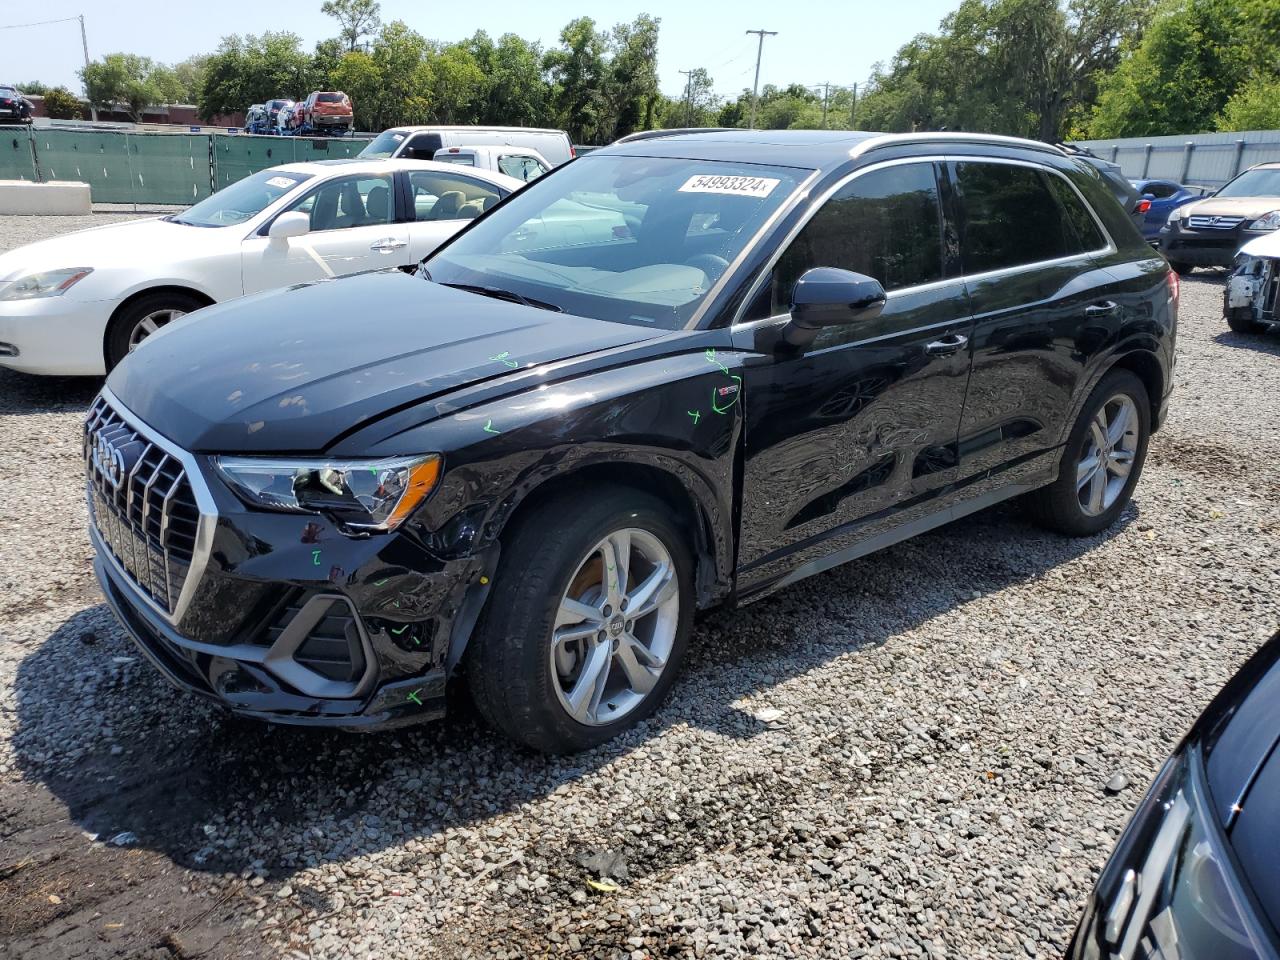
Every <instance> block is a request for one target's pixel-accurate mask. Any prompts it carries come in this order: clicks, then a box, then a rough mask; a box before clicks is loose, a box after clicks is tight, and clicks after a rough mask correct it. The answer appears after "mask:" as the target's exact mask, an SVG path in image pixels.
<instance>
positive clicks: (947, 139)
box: [851, 132, 1067, 157]
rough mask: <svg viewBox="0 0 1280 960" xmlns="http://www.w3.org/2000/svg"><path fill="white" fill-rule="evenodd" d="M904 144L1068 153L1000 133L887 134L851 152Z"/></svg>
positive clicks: (1050, 145) (1054, 147) (1041, 142)
mask: <svg viewBox="0 0 1280 960" xmlns="http://www.w3.org/2000/svg"><path fill="white" fill-rule="evenodd" d="M904 143H987V144H994V145H997V146H1006V147H1021V148H1022V149H1024V150H1039V151H1040V152H1041V153H1052V154H1054V155H1056V156H1059V157H1063V156H1067V152H1066V151H1065V150H1063V149H1062V148H1061V147H1059V146H1055V145H1054V144H1051V143H1045V142H1043V141H1041V140H1026V139H1024V138H1022V137H1006V136H1002V135H1000V134H998V133H950V132H939V133H886V134H882V135H880V136H878V137H873V138H872V139H870V140H864V141H862V143H860V144H858V145H857V146H856V147H854V149H853V150H852V152H851V155H852V156H855V157H856V156H859V155H861V154H866V153H871V152H872V151H873V150H882V149H884V148H886V147H894V146H898V145H900V144H904Z"/></svg>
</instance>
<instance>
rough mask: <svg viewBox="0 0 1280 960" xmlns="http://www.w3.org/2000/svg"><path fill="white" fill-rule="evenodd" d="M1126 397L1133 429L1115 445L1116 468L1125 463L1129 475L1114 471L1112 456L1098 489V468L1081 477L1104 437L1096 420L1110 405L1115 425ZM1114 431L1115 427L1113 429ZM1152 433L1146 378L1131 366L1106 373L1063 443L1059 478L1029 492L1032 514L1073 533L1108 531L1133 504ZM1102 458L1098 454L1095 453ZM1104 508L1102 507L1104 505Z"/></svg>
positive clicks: (1054, 527)
mask: <svg viewBox="0 0 1280 960" xmlns="http://www.w3.org/2000/svg"><path fill="white" fill-rule="evenodd" d="M1122 398H1123V399H1124V400H1127V402H1128V404H1129V405H1130V406H1129V410H1128V416H1129V417H1130V418H1132V426H1133V431H1134V432H1133V433H1129V432H1128V431H1126V432H1125V433H1124V434H1122V435H1121V437H1120V442H1118V443H1116V444H1115V452H1116V456H1115V458H1114V459H1115V463H1116V467H1115V469H1116V470H1119V469H1120V468H1121V467H1122V466H1123V463H1122V461H1124V462H1127V464H1128V471H1129V472H1128V474H1127V475H1125V476H1124V477H1123V483H1121V482H1119V481H1120V480H1121V479H1122V478H1121V477H1120V476H1117V474H1116V473H1113V471H1112V467H1111V463H1112V461H1111V459H1110V458H1109V459H1108V460H1106V461H1104V466H1103V467H1102V478H1101V484H1102V491H1103V494H1102V496H1101V497H1100V498H1098V497H1096V496H1094V494H1096V491H1097V490H1098V486H1097V483H1098V480H1097V479H1096V478H1097V471H1096V470H1095V471H1094V472H1093V473H1091V474H1090V475H1089V478H1088V479H1086V481H1085V482H1084V484H1083V486H1081V485H1080V483H1079V482H1078V477H1080V476H1081V475H1082V474H1083V472H1084V471H1085V470H1086V469H1087V465H1086V460H1087V459H1088V458H1089V454H1090V451H1092V450H1095V449H1096V444H1097V441H1098V439H1099V436H1098V433H1097V431H1096V430H1095V420H1096V419H1097V418H1098V417H1099V413H1100V412H1101V411H1103V410H1104V408H1105V409H1106V410H1107V411H1108V413H1109V414H1111V420H1110V423H1111V425H1112V427H1113V428H1114V426H1115V422H1116V421H1115V419H1114V418H1115V415H1116V414H1118V412H1119V410H1120V408H1121V407H1122V406H1123V403H1122V402H1121V400H1122ZM1109 432H1113V431H1109ZM1150 438H1151V400H1150V398H1149V397H1148V396H1147V389H1146V387H1145V386H1143V384H1142V381H1141V380H1139V379H1138V377H1137V376H1136V375H1135V374H1133V373H1132V372H1130V371H1128V370H1112V371H1111V372H1110V373H1108V374H1107V375H1106V376H1104V377H1103V378H1102V380H1101V382H1099V384H1098V385H1097V386H1096V387H1094V389H1093V392H1092V393H1090V394H1089V399H1088V400H1087V401H1086V402H1085V405H1084V407H1083V409H1082V410H1081V411H1080V416H1079V418H1078V419H1077V420H1076V423H1075V426H1074V427H1073V428H1072V430H1071V436H1070V437H1069V438H1068V439H1067V443H1066V446H1065V447H1064V448H1063V454H1062V464H1061V466H1060V467H1059V470H1058V478H1057V480H1055V481H1054V482H1053V483H1051V484H1049V486H1047V487H1042V488H1041V489H1039V490H1036V491H1035V492H1033V493H1031V494H1028V495H1027V497H1026V504H1027V508H1028V512H1029V513H1030V514H1031V516H1032V518H1033V519H1034V520H1035V521H1036V522H1037V523H1039V524H1040V525H1041V526H1044V527H1047V528H1048V529H1050V530H1055V531H1057V532H1058V533H1062V534H1066V535H1067V536H1071V537H1088V536H1092V535H1093V534H1095V533H1099V532H1101V531H1102V530H1105V529H1106V528H1107V527H1109V526H1111V524H1113V523H1115V521H1116V518H1117V517H1119V516H1120V513H1121V512H1122V511H1123V510H1124V508H1125V507H1126V506H1127V505H1128V503H1129V500H1130V498H1131V497H1132V496H1133V488H1134V486H1135V485H1136V484H1137V482H1138V478H1139V477H1140V476H1141V475H1142V465H1143V463H1144V462H1145V461H1146V458H1147V444H1148V442H1149V440H1150ZM1094 462H1095V463H1097V458H1094ZM1099 507H1101V509H1098V508H1099Z"/></svg>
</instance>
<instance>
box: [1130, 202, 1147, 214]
mask: <svg viewBox="0 0 1280 960" xmlns="http://www.w3.org/2000/svg"><path fill="white" fill-rule="evenodd" d="M1133 209H1134V212H1135V213H1146V212H1147V211H1148V210H1150V209H1151V201H1150V200H1147V199H1142V200H1139V201H1138V205H1137V206H1136V207H1134V208H1133Z"/></svg>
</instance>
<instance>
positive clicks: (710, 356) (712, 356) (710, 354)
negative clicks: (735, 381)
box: [703, 347, 732, 376]
mask: <svg viewBox="0 0 1280 960" xmlns="http://www.w3.org/2000/svg"><path fill="white" fill-rule="evenodd" d="M703 356H704V357H706V360H707V363H714V364H715V365H716V366H717V367H719V368H720V372H721V373H723V374H725V375H726V376H732V374H731V373H729V368H728V367H726V366H725V365H724V364H723V363H721V362H720V361H719V360H717V359H716V351H715V348H714V347H707V351H706V353H704V354H703Z"/></svg>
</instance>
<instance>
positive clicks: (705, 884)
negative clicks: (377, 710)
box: [0, 215, 1280, 960]
mask: <svg viewBox="0 0 1280 960" xmlns="http://www.w3.org/2000/svg"><path fill="white" fill-rule="evenodd" d="M103 219H104V218H103V217H102V216H100V215H99V216H95V218H94V221H95V222H101V221H102V220H103ZM64 225H67V226H70V224H67V223H66V221H56V222H52V221H49V222H36V221H21V222H19V221H18V220H16V219H9V220H5V219H0V247H6V246H9V245H12V244H14V243H17V242H20V241H22V240H29V239H33V238H34V236H35V234H36V233H37V232H39V231H43V232H45V233H48V232H50V230H51V228H53V229H57V228H61V227H62V226H64ZM1221 282H1222V281H1221V277H1220V276H1218V275H1215V274H1212V273H1209V274H1203V275H1197V276H1196V277H1194V278H1191V279H1189V280H1187V281H1186V282H1185V283H1184V285H1183V319H1182V328H1181V334H1180V337H1179V342H1178V352H1179V366H1178V381H1179V387H1178V391H1177V393H1176V394H1175V399H1174V405H1173V408H1172V416H1171V418H1170V420H1169V423H1168V425H1167V427H1166V428H1165V430H1164V431H1162V432H1161V433H1160V434H1158V435H1157V436H1156V438H1155V439H1154V440H1153V443H1152V447H1151V455H1150V459H1149V461H1148V465H1147V471H1146V475H1145V476H1144V478H1143V480H1142V483H1141V484H1140V485H1139V487H1138V495H1137V498H1136V500H1135V503H1134V505H1133V506H1132V507H1131V508H1130V510H1129V511H1128V512H1127V514H1126V515H1125V516H1124V518H1123V520H1122V522H1121V523H1119V524H1118V525H1117V526H1116V527H1115V529H1113V530H1111V531H1109V532H1108V533H1106V534H1104V535H1101V536H1098V537H1095V538H1092V539H1088V540H1078V541H1068V540H1064V539H1061V538H1058V537H1055V536H1050V535H1047V534H1045V533H1043V532H1042V531H1040V530H1038V529H1036V528H1034V527H1032V526H1031V525H1030V524H1028V523H1027V522H1026V521H1025V520H1024V519H1023V518H1022V516H1021V515H1020V513H1019V511H1018V509H1017V507H1016V505H1015V506H1008V507H1004V508H998V509H996V510H993V511H988V512H986V513H983V514H980V515H977V516H975V517H972V518H969V519H967V520H965V521H962V522H960V523H957V524H954V525H952V526H951V527H948V528H944V529H942V530H940V531H938V532H935V533H933V534H931V535H928V536H925V537H922V538H919V539H916V540H914V541H912V542H909V543H906V544H903V545H900V546H898V547H895V548H892V549H890V550H888V551H885V552H883V553H880V554H878V555H876V556H873V557H870V558H867V559H865V560H862V561H859V562H856V563H853V564H851V565H847V566H845V567H842V568H840V569H837V570H835V571H832V572H831V573H828V574H826V575H823V576H820V577H815V578H812V579H810V580H808V581H806V582H804V583H803V584H800V585H799V586H797V587H795V588H794V589H792V590H790V591H789V592H788V593H787V594H786V595H784V596H780V597H775V598H772V599H769V600H766V601H762V602H760V603H758V604H755V605H753V606H750V607H747V608H745V609H743V610H740V611H736V612H728V613H726V612H720V613H713V614H711V615H709V616H707V617H705V618H703V619H702V620H701V622H700V624H699V626H698V628H697V630H696V632H695V636H694V640H693V644H692V647H691V650H690V658H689V661H688V662H687V664H686V667H685V671H684V675H683V677H682V678H681V680H680V682H678V683H677V685H676V687H675V691H674V693H673V696H672V697H671V699H670V700H669V702H668V703H667V704H666V706H665V707H664V708H663V709H662V710H661V711H659V713H658V714H657V715H656V716H655V717H654V718H653V719H652V720H650V721H649V722H648V723H647V724H646V725H645V726H644V727H642V728H641V729H639V730H637V731H635V732H634V733H632V734H630V735H628V736H626V737H624V738H622V739H621V740H619V741H616V742H614V743H611V744H609V745H606V746H605V747H602V748H600V749H598V750H595V751H593V752H590V753H587V754H583V755H579V756H576V757H572V758H567V759H564V758H562V759H547V758H543V757H539V756H534V755H531V754H529V753H526V752H523V751H520V750H517V749H515V748H513V747H512V746H510V745H509V744H508V743H506V742H505V741H503V740H502V739H500V738H499V737H498V736H496V735H495V734H493V733H491V732H489V731H488V730H486V729H484V728H483V727H481V726H480V725H479V723H478V721H476V720H475V718H474V717H473V716H472V715H471V714H470V713H469V712H468V711H467V710H466V709H465V706H464V705H462V704H460V705H459V706H460V709H459V710H458V711H456V712H455V713H454V714H453V716H452V717H451V719H449V720H447V721H445V722H443V723H441V724H437V725H435V726H431V727H427V728H421V729H420V730H418V731H410V732H403V733H397V734H392V735H379V736H368V737H359V736H352V735H343V734H337V733H320V732H314V731H296V730H289V729H285V728H268V727H264V726H260V725H256V724H251V723H246V722H243V721H237V720H234V719H230V718H227V717H224V716H222V715H219V714H217V713H215V712H214V711H213V710H211V709H209V708H207V707H205V706H203V705H200V704H195V703H192V702H190V701H189V700H188V699H186V698H184V697H183V696H182V695H181V694H179V693H177V692H176V691H173V690H171V689H170V688H168V687H167V686H166V685H165V684H164V683H163V682H162V681H160V680H159V678H158V677H157V676H156V675H155V674H154V673H153V672H152V671H151V670H150V668H149V667H148V666H147V665H146V664H145V663H144V662H141V661H140V659H138V658H137V657H135V656H134V651H133V649H132V648H131V646H130V644H129V642H128V641H127V640H126V639H125V638H124V637H123V636H122V634H121V633H120V631H119V630H118V628H117V627H116V626H115V625H114V623H113V622H112V620H111V618H110V616H109V615H108V614H107V612H106V610H105V608H104V607H103V606H102V604H101V603H100V602H99V600H98V597H97V595H96V587H95V586H94V585H93V582H92V577H91V574H90V572H89V547H88V545H87V543H86V540H85V536H84V533H83V527H84V524H85V512H84V509H83V507H82V504H81V502H80V490H79V480H78V477H79V469H80V468H79V446H78V439H77V436H78V435H77V431H78V427H79V419H80V417H81V415H82V411H83V409H84V407H85V405H86V403H87V402H88V400H89V399H90V398H91V396H92V394H93V392H94V390H95V389H96V388H97V384H96V383H94V382H91V381H69V380H61V381H59V380H36V379H33V378H25V377H18V376H14V375H5V374H2V373H0V476H4V477H5V478H6V479H7V480H8V481H9V482H8V483H6V484H5V490H6V493H7V496H6V497H5V498H4V499H3V500H2V501H0V606H2V607H3V610H2V611H0V613H2V614H3V616H2V617H0V624H3V626H0V631H2V632H3V639H4V642H3V643H2V644H0V839H2V840H3V843H0V956H2V955H4V954H5V952H6V945H7V950H8V952H9V954H10V955H12V956H23V957H32V956H35V957H72V956H113V957H116V956H118V957H126V956H127V957H134V956H145V957H153V956H154V957H164V958H170V957H194V956H196V955H200V956H203V957H220V956H225V957H229V956H239V955H244V956H262V955H273V954H275V955H292V956H298V957H346V956H361V957H387V958H391V957H397V958H398V957H401V956H414V957H421V958H430V957H442V958H443V957H449V958H453V957H481V956H483V957H499V958H501V957H510V958H515V957H532V956H539V957H541V956H546V955H552V956H560V955H568V956H577V957H591V958H595V957H631V958H635V960H640V958H645V957H668V956H681V957H684V956H695V957H704V956H706V957H740V956H768V957H793V956H794V957H809V956H823V957H842V958H843V957H857V956H889V957H914V956H928V957H934V958H937V957H945V956H952V957H964V958H970V957H997V956H1000V957H1025V956H1033V957H1034V956H1049V955H1054V954H1060V953H1061V951H1062V949H1063V948H1064V947H1065V945H1066V942H1067V940H1068V938H1069V937H1070V934H1071V931H1072V928H1073V926H1074V924H1075V921H1076V918H1077V916H1078V914H1079V911H1080V908H1081V905H1082V903H1083V900H1084V897H1085V895H1086V894H1087V892H1088V891H1089V889H1090V887H1091V885H1092V882H1093V880H1094V878H1095V876H1096V874H1097V871H1098V869H1099V868H1100V867H1101V865H1102V863H1103V862H1104V860H1105V858H1106V856H1107V854H1108V852H1109V850H1110V848H1111V846H1112V844H1113V842H1114V840H1115V837H1116V835H1117V833H1118V832H1119V830H1120V829H1121V827H1122V826H1123V824H1124V823H1125V821H1126V819H1127V817H1128V813H1129V811H1130V809H1131V808H1132V807H1133V805H1134V804H1135V803H1136V801H1137V799H1138V797H1139V795H1140V793H1141V791H1142V789H1143V788H1144V786H1145V784H1146V782H1147V781H1148V780H1149V778H1150V777H1151V776H1152V775H1153V774H1154V772H1155V770H1156V769H1157V767H1158V766H1159V764H1160V762H1161V761H1162V760H1163V758H1164V757H1165V755H1166V754H1167V753H1168V751H1169V750H1170V748H1171V747H1173V745H1174V744H1175V743H1176V741H1177V739H1178V738H1179V737H1180V736H1181V734H1182V733H1183V731H1184V730H1185V729H1186V727H1187V726H1188V725H1189V724H1190V723H1191V721H1192V720H1193V719H1194V717H1195V716H1196V714H1197V713H1198V712H1199V711H1200V710H1201V709H1202V708H1203V707H1204V705H1205V704H1206V703H1207V702H1208V701H1209V699H1210V698H1211V696H1212V695H1213V693H1214V692H1215V691H1216V689H1217V688H1218V687H1219V686H1220V684H1221V683H1222V682H1223V681H1224V680H1225V679H1226V678H1227V677H1228V676H1229V675H1230V674H1231V673H1232V672H1233V671H1234V670H1235V669H1236V668H1237V667H1238V666H1239V664H1240V663H1241V662H1242V661H1243V660H1244V659H1245V658H1246V657H1247V656H1248V655H1249V654H1250V653H1251V652H1252V651H1253V650H1254V649H1256V647H1257V646H1258V645H1259V643H1260V642H1261V641H1262V640H1263V639H1264V638H1265V637H1266V636H1268V635H1269V634H1270V633H1271V632H1273V631H1274V630H1275V628H1276V626H1277V623H1278V622H1280V570H1278V567H1280V563H1278V561H1277V551H1276V547H1275V544H1276V542H1277V533H1280V483H1278V481H1277V479H1276V476H1275V470H1274V467H1275V464H1277V463H1280V427H1278V426H1277V425H1280V338H1277V337H1275V336H1271V337H1261V338H1242V337H1237V336H1235V335H1232V334H1231V333H1229V332H1227V331H1226V328H1225V325H1224V323H1223V322H1222V319H1221V316H1220V302H1221V301H1220V296H1221ZM1117 774H1119V775H1120V778H1116V775H1117ZM1113 778H1115V779H1113ZM1121 779H1123V780H1127V786H1120V780H1121ZM1109 782H1110V783H1111V786H1112V787H1113V788H1115V787H1117V786H1119V789H1118V790H1114V789H1113V790H1108V789H1107V785H1108V783H1109ZM125 832H127V833H128V834H131V835H132V836H124V837H120V836H119V835H120V834H122V833H125ZM95 837H96V838H95ZM112 838H115V839H116V840H117V841H118V844H117V843H113V842H111V840H112ZM6 927H7V929H6Z"/></svg>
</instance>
